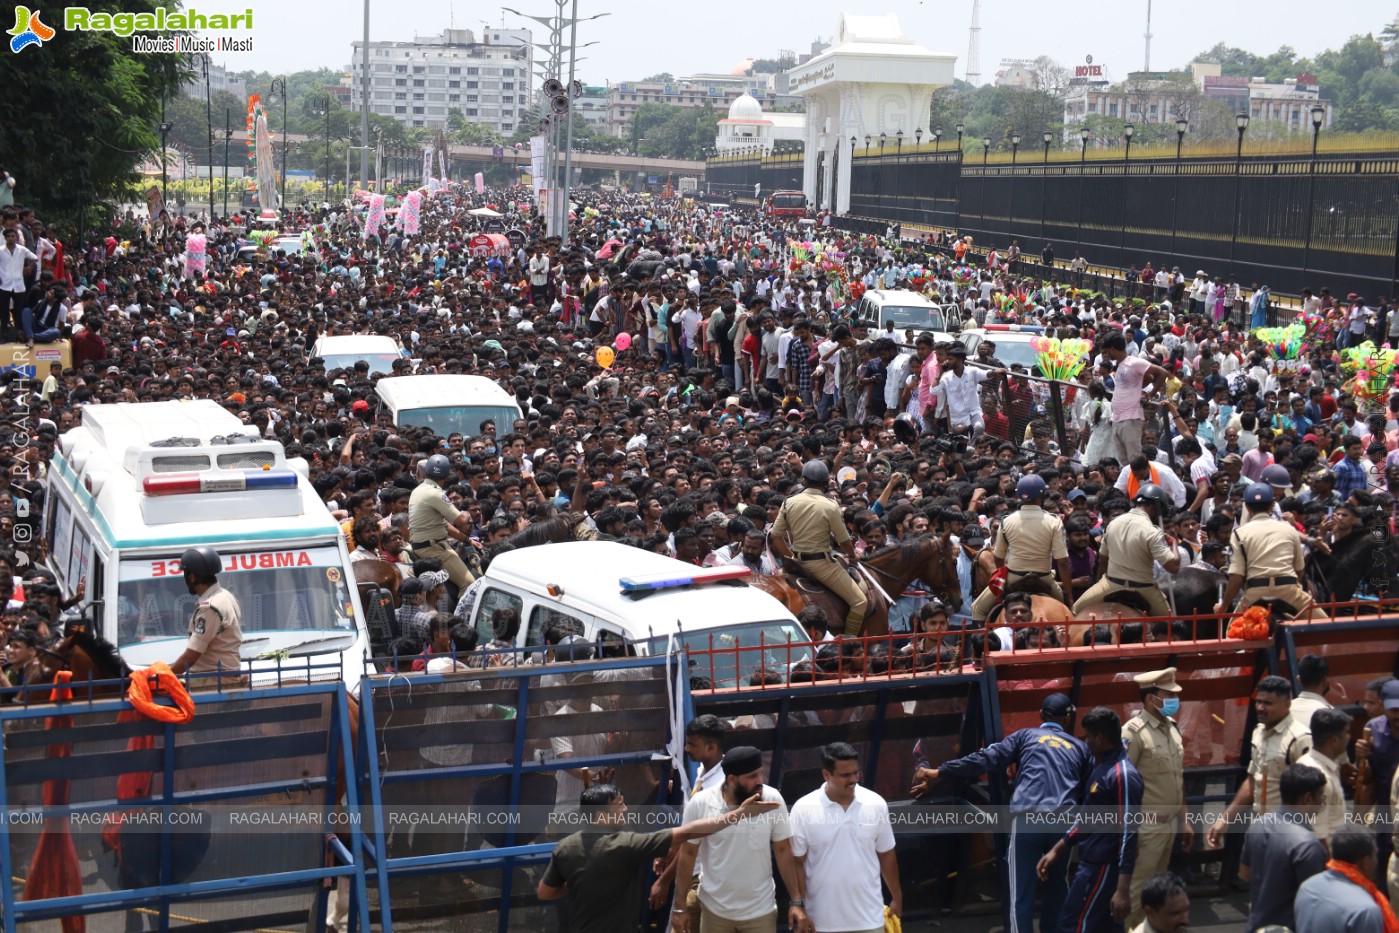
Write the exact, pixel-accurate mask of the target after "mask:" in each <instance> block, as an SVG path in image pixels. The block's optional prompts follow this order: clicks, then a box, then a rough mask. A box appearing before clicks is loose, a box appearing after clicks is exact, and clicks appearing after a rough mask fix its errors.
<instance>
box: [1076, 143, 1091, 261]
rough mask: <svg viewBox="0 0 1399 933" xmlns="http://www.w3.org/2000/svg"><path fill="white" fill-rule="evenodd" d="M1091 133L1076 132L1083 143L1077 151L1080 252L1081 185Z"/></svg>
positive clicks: (1085, 169)
mask: <svg viewBox="0 0 1399 933" xmlns="http://www.w3.org/2000/svg"><path fill="white" fill-rule="evenodd" d="M1092 135H1093V132H1092V131H1091V130H1089V129H1088V127H1086V126H1085V127H1083V129H1081V130H1079V131H1078V138H1079V139H1080V140H1082V141H1083V145H1082V147H1080V149H1079V150H1078V223H1077V224H1076V226H1077V227H1078V245H1079V247H1080V251H1081V250H1082V247H1083V183H1084V181H1085V180H1086V176H1087V174H1088V137H1089V136H1092Z"/></svg>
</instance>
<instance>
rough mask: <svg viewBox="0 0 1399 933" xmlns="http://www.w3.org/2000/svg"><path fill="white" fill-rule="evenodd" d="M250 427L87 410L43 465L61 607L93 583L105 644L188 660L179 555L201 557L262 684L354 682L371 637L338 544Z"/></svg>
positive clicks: (149, 405) (197, 404)
mask: <svg viewBox="0 0 1399 933" xmlns="http://www.w3.org/2000/svg"><path fill="white" fill-rule="evenodd" d="M248 430H249V429H248V428H247V426H245V425H244V424H243V423H242V422H241V421H240V420H239V419H238V418H237V417H235V416H234V415H233V414H231V413H229V412H228V411H226V410H225V409H223V408H222V407H221V406H220V405H219V404H218V403H217V402H214V401H211V400H201V401H191V402H174V401H172V402H146V403H139V404H129V403H123V404H117V405H90V406H87V407H85V408H84V409H83V411H82V422H81V424H80V425H79V426H78V427H76V428H73V429H72V430H70V431H68V432H66V433H64V434H63V435H62V436H61V437H60V438H59V446H58V449H57V450H55V451H54V456H53V462H52V464H51V466H50V469H49V477H48V487H47V495H46V497H45V500H46V501H45V516H44V534H45V536H46V540H45V543H46V544H47V549H48V555H49V556H48V561H47V562H48V567H49V569H51V570H52V571H53V573H54V574H55V575H56V576H57V577H58V580H59V584H60V586H61V587H62V589H63V591H64V593H65V594H66V595H71V594H72V593H73V592H74V591H75V589H76V588H77V586H78V583H79V582H80V581H86V583H85V585H86V594H87V595H86V601H87V602H88V603H89V604H90V608H91V610H92V614H93V616H94V618H95V620H96V622H97V626H98V629H99V631H100V632H101V634H102V636H103V637H104V638H106V639H107V640H108V641H111V642H112V643H113V644H115V645H117V646H118V648H120V650H121V654H122V657H123V658H125V659H126V661H127V663H129V664H131V665H132V666H133V667H145V666H148V665H150V664H151V663H152V662H155V661H162V660H163V661H166V662H167V663H169V662H173V661H174V660H175V659H176V658H178V657H179V656H180V653H181V652H182V651H183V650H184V643H185V641H186V639H187V637H188V627H189V620H190V617H191V616H192V614H193V612H194V608H195V603H196V599H197V597H195V596H193V595H191V594H190V593H189V592H188V590H187V589H186V587H185V582H184V577H183V575H182V574H181V571H180V555H181V554H182V553H184V551H185V549H186V548H188V547H190V546H192V545H196V544H203V545H208V546H209V547H212V548H213V549H214V550H216V551H218V553H219V556H220V557H222V558H223V564H224V567H223V572H222V573H220V574H219V582H220V584H222V585H223V586H224V588H225V589H227V590H229V591H230V592H231V593H233V595H234V596H236V597H237V598H238V602H239V604H240V606H241V608H242V613H243V621H242V627H243V639H244V641H243V651H242V655H243V659H244V661H245V662H247V663H250V664H251V668H252V671H253V674H254V677H253V681H254V683H260V682H262V681H263V680H264V677H259V676H257V675H258V674H259V672H263V673H264V674H265V678H266V679H272V678H273V677H278V676H280V678H281V679H282V680H283V681H286V680H295V679H298V678H299V679H305V678H306V676H310V677H311V679H333V678H341V677H343V679H344V680H345V682H346V683H348V684H352V685H356V686H357V685H358V684H359V681H360V677H361V676H362V674H363V672H364V658H365V656H366V653H367V648H368V638H367V635H366V633H365V628H364V624H363V622H362V621H361V620H362V619H363V617H364V616H363V612H362V610H361V607H360V603H359V595H358V593H357V591H356V589H355V585H354V576H353V574H352V573H351V572H350V562H349V554H348V553H347V551H346V547H345V538H344V536H343V535H342V534H341V532H340V528H339V525H338V524H337V523H336V521H335V520H334V518H333V517H332V516H331V514H330V512H329V511H327V509H326V507H325V505H324V503H323V502H322V501H321V500H320V498H319V497H318V496H317V495H316V493H315V491H314V490H313V489H312V488H311V484H310V483H309V482H307V481H306V479H305V477H303V476H302V475H301V474H300V473H299V472H297V471H296V470H294V469H292V468H291V467H289V466H288V464H287V460H286V457H285V454H284V452H283V450H282V445H281V444H280V443H278V442H276V441H273V440H265V439H263V438H261V437H259V436H258V435H257V434H256V433H255V432H252V433H245V432H247V431H248ZM279 662H280V663H281V665H282V667H283V669H284V670H283V673H282V674H281V675H277V674H276V668H277V666H278V663H279ZM246 669H247V668H246V666H245V670H246ZM298 671H299V672H300V673H298Z"/></svg>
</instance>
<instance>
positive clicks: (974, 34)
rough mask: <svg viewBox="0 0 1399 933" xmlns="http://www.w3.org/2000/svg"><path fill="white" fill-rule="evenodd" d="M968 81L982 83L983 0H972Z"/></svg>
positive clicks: (972, 83)
mask: <svg viewBox="0 0 1399 933" xmlns="http://www.w3.org/2000/svg"><path fill="white" fill-rule="evenodd" d="M967 83H968V84H970V85H971V86H972V87H976V86H977V85H979V84H980V83H981V0H972V28H971V45H970V47H969V48H968V49H967Z"/></svg>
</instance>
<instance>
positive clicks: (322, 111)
mask: <svg viewBox="0 0 1399 933" xmlns="http://www.w3.org/2000/svg"><path fill="white" fill-rule="evenodd" d="M315 107H316V109H315V110H314V111H313V112H314V113H315V115H316V116H318V117H320V116H324V117H325V200H326V204H327V205H329V204H330V95H329V94H322V95H321V96H320V97H317V98H316V103H315Z"/></svg>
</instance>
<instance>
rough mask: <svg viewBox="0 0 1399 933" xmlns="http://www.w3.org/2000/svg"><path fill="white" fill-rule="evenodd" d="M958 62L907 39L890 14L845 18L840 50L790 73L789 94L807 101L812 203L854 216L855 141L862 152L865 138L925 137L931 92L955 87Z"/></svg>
mask: <svg viewBox="0 0 1399 933" xmlns="http://www.w3.org/2000/svg"><path fill="white" fill-rule="evenodd" d="M956 63H957V58H956V56H955V55H944V54H937V53H934V52H930V51H929V50H928V49H926V48H924V47H923V46H921V45H917V44H915V43H914V42H913V40H912V39H909V38H907V37H906V36H905V35H904V34H903V30H902V29H900V28H899V21H898V17H897V16H895V15H894V14H892V13H888V14H885V15H882V16H855V15H852V14H850V13H845V14H842V16H841V18H840V27H839V30H838V31H837V34H836V42H835V44H834V45H833V46H832V47H831V48H829V49H827V50H826V51H824V52H822V53H821V54H820V55H818V56H816V57H815V58H812V59H811V60H810V61H808V62H806V63H805V64H803V65H801V66H800V67H798V68H795V69H793V70H792V71H790V72H788V81H787V86H788V88H789V91H790V93H792V94H795V95H798V96H800V97H801V98H803V100H804V101H805V102H806V114H805V116H806V147H805V156H806V157H805V162H804V165H803V173H802V190H803V191H804V192H805V193H806V197H807V200H808V201H810V202H812V203H816V204H817V207H818V208H819V209H829V210H833V211H835V212H836V213H838V214H843V213H846V212H847V211H849V209H850V171H849V165H850V160H851V143H850V140H851V139H855V140H856V141H857V143H856V146H857V148H860V149H863V148H865V143H864V139H865V137H866V136H869V137H871V138H877V137H878V136H879V134H880V133H884V134H886V135H887V137H888V138H890V139H893V138H894V137H895V135H896V134H897V133H898V132H900V131H902V132H903V134H904V137H905V138H911V137H913V135H914V134H915V132H916V131H918V130H923V131H924V132H927V122H928V115H929V111H930V110H931V108H932V99H933V91H934V90H935V89H937V88H939V87H943V86H945V85H949V84H951V83H952V72H953V68H954V66H955V65H956ZM818 175H819V178H820V181H819V183H818ZM818 191H819V192H820V195H821V197H820V198H819V199H818V198H817V193H818ZM818 200H819V202H820V203H817V202H818Z"/></svg>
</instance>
